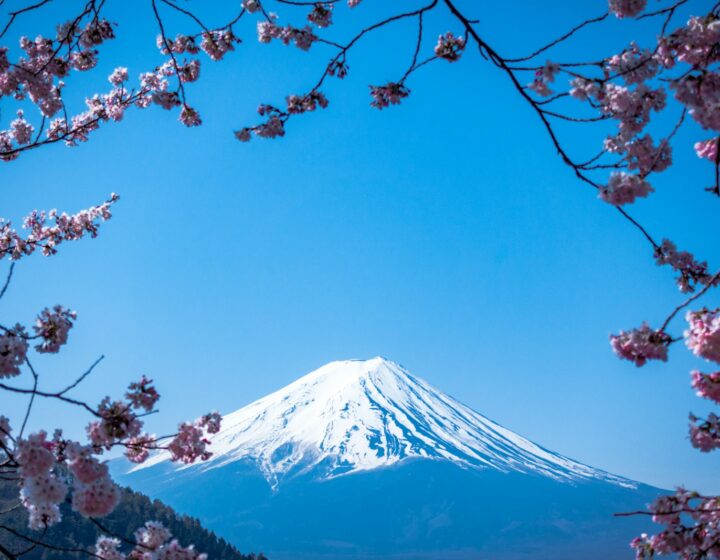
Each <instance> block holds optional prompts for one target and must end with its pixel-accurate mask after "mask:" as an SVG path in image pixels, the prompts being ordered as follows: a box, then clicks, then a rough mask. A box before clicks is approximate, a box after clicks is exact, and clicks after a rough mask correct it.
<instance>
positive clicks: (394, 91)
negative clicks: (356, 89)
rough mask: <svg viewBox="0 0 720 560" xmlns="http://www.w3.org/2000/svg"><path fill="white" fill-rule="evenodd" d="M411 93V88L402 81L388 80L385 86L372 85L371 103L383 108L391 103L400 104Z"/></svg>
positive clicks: (377, 107) (373, 105)
mask: <svg viewBox="0 0 720 560" xmlns="http://www.w3.org/2000/svg"><path fill="white" fill-rule="evenodd" d="M408 95H410V90H409V89H408V88H407V87H406V86H405V84H402V83H396V82H388V83H387V84H385V85H383V86H370V96H371V97H372V102H371V103H370V105H371V106H372V107H375V108H376V109H383V108H384V107H389V106H390V105H398V104H399V103H400V102H401V101H402V100H403V99H404V98H406V97H407V96H408Z"/></svg>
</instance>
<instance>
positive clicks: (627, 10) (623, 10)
mask: <svg viewBox="0 0 720 560" xmlns="http://www.w3.org/2000/svg"><path fill="white" fill-rule="evenodd" d="M608 4H609V5H610V11H611V12H612V13H614V14H615V15H616V16H617V17H618V18H626V17H635V16H637V15H638V14H639V13H640V12H642V11H643V10H644V9H645V6H646V5H647V0H609V2H608Z"/></svg>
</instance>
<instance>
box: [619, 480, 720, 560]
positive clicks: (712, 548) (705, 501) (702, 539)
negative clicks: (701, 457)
mask: <svg viewBox="0 0 720 560" xmlns="http://www.w3.org/2000/svg"><path fill="white" fill-rule="evenodd" d="M648 509H649V511H650V513H651V514H652V518H653V521H655V522H656V523H659V524H662V525H665V529H664V530H663V531H661V532H660V533H658V534H656V535H652V536H648V535H646V534H643V535H641V536H640V537H637V538H636V539H633V541H632V543H631V545H630V546H632V548H634V549H635V557H636V559H637V560H649V559H651V558H654V557H655V556H656V555H670V554H678V555H679V557H680V558H683V559H685V560H690V559H700V558H719V557H720V498H718V497H707V496H702V495H700V494H698V493H697V492H689V491H687V490H685V489H684V488H678V490H677V491H676V492H675V494H673V495H670V496H661V497H660V498H658V499H656V500H655V501H654V502H653V503H652V504H651V505H650V506H649V508H648ZM690 521H692V524H690V523H689V522H690Z"/></svg>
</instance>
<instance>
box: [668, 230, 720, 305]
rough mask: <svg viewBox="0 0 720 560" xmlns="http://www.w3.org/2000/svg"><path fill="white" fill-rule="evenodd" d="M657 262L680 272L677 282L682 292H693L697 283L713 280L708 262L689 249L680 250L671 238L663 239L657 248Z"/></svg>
mask: <svg viewBox="0 0 720 560" xmlns="http://www.w3.org/2000/svg"><path fill="white" fill-rule="evenodd" d="M655 262H656V263H657V264H658V265H666V264H667V265H670V266H671V267H672V268H674V269H675V270H676V271H677V272H679V273H680V275H679V276H678V277H677V279H676V282H677V284H678V287H679V288H680V291H681V292H693V291H695V287H696V285H698V284H701V285H707V284H709V283H710V282H711V281H712V275H711V274H710V272H709V270H708V264H707V263H706V262H699V261H697V260H696V259H695V257H694V256H693V255H692V253H689V252H687V251H678V249H677V247H676V246H675V244H674V243H673V242H672V241H670V240H669V239H663V241H662V243H661V244H660V246H659V247H657V248H656V249H655ZM716 282H717V281H716Z"/></svg>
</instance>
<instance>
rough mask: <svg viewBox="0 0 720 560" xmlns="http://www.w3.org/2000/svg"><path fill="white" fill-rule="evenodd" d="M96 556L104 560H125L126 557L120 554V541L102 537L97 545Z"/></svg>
mask: <svg viewBox="0 0 720 560" xmlns="http://www.w3.org/2000/svg"><path fill="white" fill-rule="evenodd" d="M95 555H96V556H98V557H99V558H101V559H102V560H125V558H126V556H125V555H124V554H123V553H122V552H120V540H119V539H116V538H114V537H106V536H103V535H101V536H100V537H98V540H97V542H96V543H95Z"/></svg>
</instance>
